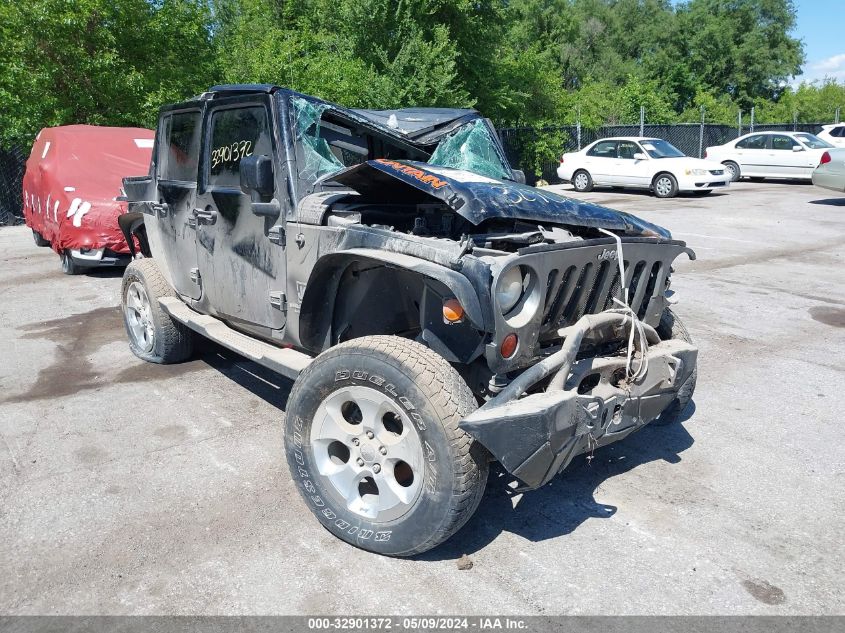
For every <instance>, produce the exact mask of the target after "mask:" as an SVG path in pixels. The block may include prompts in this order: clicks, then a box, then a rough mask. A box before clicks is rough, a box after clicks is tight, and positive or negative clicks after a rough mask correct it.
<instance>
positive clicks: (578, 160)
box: [557, 136, 730, 198]
mask: <svg viewBox="0 0 845 633" xmlns="http://www.w3.org/2000/svg"><path fill="white" fill-rule="evenodd" d="M557 175H558V178H560V179H561V180H563V181H566V182H571V183H572V185H573V186H574V187H575V190H576V191H590V190H591V189H592V188H593V186H601V185H610V186H611V187H634V188H640V189H649V190H651V191H653V192H654V195H655V196H657V197H658V198H671V197H673V196H676V195H677V194H678V192H680V191H695V192H700V193H710V191H711V190H713V189H715V188H716V187H727V186H728V185H729V184H730V175H729V174H726V173H725V168H724V167H723V166H722V165H720V164H719V163H713V162H709V161H704V160H700V159H698V158H690V157H689V156H686V155H685V154H684V153H683V152H682V151H681V150H679V149H678V148H677V147H675V146H674V145H672V144H671V143H668V142H667V141H664V140H663V139H659V138H643V137H631V136H628V137H621V138H605V139H602V140H600V141H596V142H595V143H592V144H590V145H587V147H585V148H584V149H582V150H581V151H579V152H570V153H566V154H564V155H563V156H562V157H561V159H560V166H559V167H558V168H557Z"/></svg>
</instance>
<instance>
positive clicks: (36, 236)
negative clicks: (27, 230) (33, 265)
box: [32, 229, 50, 246]
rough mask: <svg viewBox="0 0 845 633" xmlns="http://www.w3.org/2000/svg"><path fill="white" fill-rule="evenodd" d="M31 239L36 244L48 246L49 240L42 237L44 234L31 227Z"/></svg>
mask: <svg viewBox="0 0 845 633" xmlns="http://www.w3.org/2000/svg"><path fill="white" fill-rule="evenodd" d="M32 239H33V240H35V245H36V246H50V240H46V239H44V236H43V235H41V233H39V232H38V231H36V230H35V229H32Z"/></svg>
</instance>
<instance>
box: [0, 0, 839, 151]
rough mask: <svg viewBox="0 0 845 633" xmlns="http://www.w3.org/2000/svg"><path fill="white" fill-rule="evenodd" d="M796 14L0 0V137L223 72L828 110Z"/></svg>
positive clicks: (349, 87) (617, 1)
mask: <svg viewBox="0 0 845 633" xmlns="http://www.w3.org/2000/svg"><path fill="white" fill-rule="evenodd" d="M794 25H795V7H794V3H793V1H792V0H688V1H687V2H680V3H679V2H672V1H671V0H75V1H70V0H28V1H27V2H18V1H16V0H0V99H2V103H3V108H2V109H0V135H2V137H5V138H6V139H13V138H17V139H22V138H31V137H32V135H33V134H34V133H35V132H36V131H37V130H38V129H39V128H41V127H43V126H47V125H58V124H67V123H100V124H116V125H152V124H153V121H154V118H155V113H156V110H157V108H158V106H159V105H161V104H163V103H167V102H173V101H178V100H180V99H183V98H185V97H188V96H190V95H193V94H197V93H199V92H201V91H202V90H204V89H206V88H207V87H208V86H209V85H211V84H214V83H220V82H233V83H234V82H273V83H279V84H282V85H287V86H290V87H292V88H294V89H297V90H300V91H302V92H306V93H310V94H315V95H318V96H321V97H324V98H326V99H329V100H333V101H337V102H339V103H343V104H346V105H350V106H369V107H383V108H387V107H401V106H411V105H428V106H460V107H476V108H478V109H479V110H481V111H482V112H484V113H485V114H487V115H488V116H489V117H491V118H492V119H494V120H495V121H497V122H498V123H501V124H514V125H535V126H538V127H543V126H547V125H560V124H567V123H574V122H575V120H576V118H578V119H579V120H581V121H582V123H583V124H584V125H585V126H588V127H594V126H598V125H601V124H602V123H606V122H617V123H618V122H625V123H634V122H636V121H638V119H639V113H640V107H644V108H645V110H646V117H647V120H648V121H649V122H671V121H698V120H699V118H700V116H701V107H702V106H703V107H704V108H705V111H706V116H707V120H708V121H713V122H725V123H733V122H735V121H736V117H737V113H738V112H739V111H740V110H743V111H745V112H748V110H749V109H750V108H751V107H752V106H753V107H754V108H755V113H756V115H757V120H758V121H760V122H766V121H767V120H775V119H777V120H779V121H781V122H783V121H790V120H792V118H793V116H796V115H797V116H798V118H799V120H802V121H806V120H815V121H824V120H830V119H831V118H832V116H833V112H834V110H835V109H836V107H845V86H843V85H841V84H836V83H833V82H826V83H822V84H819V85H802V86H800V87H798V88H795V89H793V88H790V87H789V86H788V80H789V79H790V78H791V77H792V76H794V75H796V74H798V73H799V72H800V68H801V64H802V63H803V61H804V56H803V50H802V45H801V42H800V41H798V40H797V39H796V38H795V37H793V35H792V34H791V30H792V28H793V27H794Z"/></svg>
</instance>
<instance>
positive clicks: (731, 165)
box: [722, 160, 742, 182]
mask: <svg viewBox="0 0 845 633" xmlns="http://www.w3.org/2000/svg"><path fill="white" fill-rule="evenodd" d="M722 164H723V165H724V166H725V171H726V172H727V173H728V176H730V177H731V182H737V181H738V180H739V179H740V178H741V177H742V172H741V171H740V169H739V165H738V164H737V163H735V162H733V161H732V160H726V161H725V162H724V163H722Z"/></svg>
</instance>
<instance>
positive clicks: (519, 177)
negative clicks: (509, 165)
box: [511, 169, 525, 185]
mask: <svg viewBox="0 0 845 633" xmlns="http://www.w3.org/2000/svg"><path fill="white" fill-rule="evenodd" d="M511 171H512V172H513V179H514V180H515V181H516V182H518V183H519V184H520V185H524V184H525V172H524V171H522V170H521V169H512V170H511Z"/></svg>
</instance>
